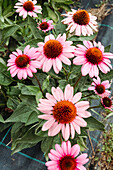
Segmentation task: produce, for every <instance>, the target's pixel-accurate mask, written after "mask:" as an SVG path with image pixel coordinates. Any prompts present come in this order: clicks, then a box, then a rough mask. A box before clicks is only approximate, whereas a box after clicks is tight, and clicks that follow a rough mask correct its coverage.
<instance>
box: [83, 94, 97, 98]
mask: <svg viewBox="0 0 113 170" xmlns="http://www.w3.org/2000/svg"><path fill="white" fill-rule="evenodd" d="M92 95H95V94H94V93H92V94H88V95H86V96H83V97H82V99H83V98H85V97H89V96H92Z"/></svg>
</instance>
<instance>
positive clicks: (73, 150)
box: [46, 141, 89, 170]
mask: <svg viewBox="0 0 113 170" xmlns="http://www.w3.org/2000/svg"><path fill="white" fill-rule="evenodd" d="M55 149H56V150H53V149H51V150H50V153H49V154H48V156H49V158H50V159H51V161H48V162H46V166H47V167H48V170H86V168H85V167H84V166H83V165H84V164H86V163H87V162H88V161H89V159H88V158H87V156H88V155H87V154H86V153H83V154H81V155H80V156H78V154H79V152H80V146H79V145H78V144H75V145H73V146H72V147H71V142H70V141H67V142H62V145H61V146H60V145H58V144H56V145H55ZM77 156H78V157H77Z"/></svg>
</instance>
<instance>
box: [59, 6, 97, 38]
mask: <svg viewBox="0 0 113 170" xmlns="http://www.w3.org/2000/svg"><path fill="white" fill-rule="evenodd" d="M63 16H66V17H67V18H65V19H63V20H62V22H63V23H64V24H68V28H67V29H66V30H70V33H72V32H74V33H75V35H77V36H80V35H81V34H82V35H84V36H86V35H88V36H89V35H93V30H94V31H96V32H97V22H96V21H95V20H96V18H97V17H95V16H93V15H91V13H88V12H87V11H86V10H75V9H72V12H67V13H66V14H63Z"/></svg>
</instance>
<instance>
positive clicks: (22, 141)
mask: <svg viewBox="0 0 113 170" xmlns="http://www.w3.org/2000/svg"><path fill="white" fill-rule="evenodd" d="M35 126H36V125H33V126H32V127H31V128H29V127H23V124H20V123H18V124H17V123H16V124H15V125H14V126H13V128H12V131H11V134H12V135H11V136H12V148H11V150H13V151H12V154H14V153H16V152H19V151H21V150H22V149H25V148H30V147H32V146H34V145H36V144H37V143H38V142H40V141H41V140H42V139H43V138H41V137H39V136H36V135H35V134H34V129H35ZM15 135H16V136H15Z"/></svg>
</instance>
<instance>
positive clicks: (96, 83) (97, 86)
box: [88, 77, 110, 96]
mask: <svg viewBox="0 0 113 170" xmlns="http://www.w3.org/2000/svg"><path fill="white" fill-rule="evenodd" d="M91 85H92V86H91V87H89V88H88V90H94V92H95V93H96V94H97V95H99V96H103V95H104V94H105V93H108V94H110V91H109V90H106V89H108V88H110V84H109V81H108V80H105V81H103V82H102V83H101V80H100V78H99V77H97V79H95V78H93V82H92V83H91Z"/></svg>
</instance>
